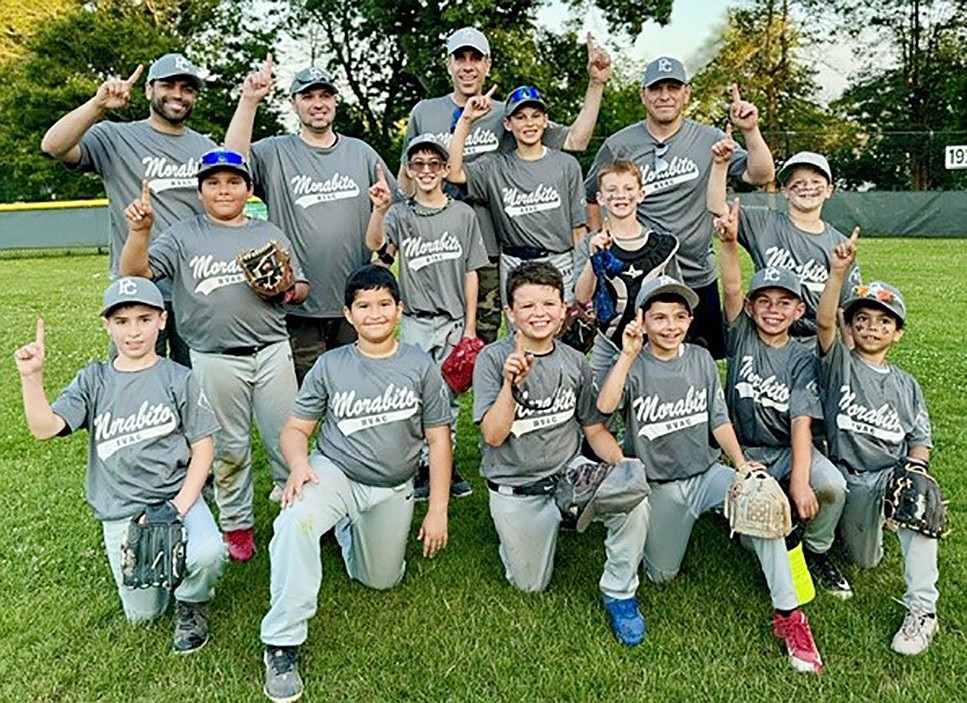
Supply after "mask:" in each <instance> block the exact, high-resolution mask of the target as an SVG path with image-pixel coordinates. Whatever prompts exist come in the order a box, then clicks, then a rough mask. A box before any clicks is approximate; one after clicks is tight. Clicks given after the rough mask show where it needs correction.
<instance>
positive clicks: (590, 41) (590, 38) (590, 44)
mask: <svg viewBox="0 0 967 703" xmlns="http://www.w3.org/2000/svg"><path fill="white" fill-rule="evenodd" d="M587 42H588V53H589V54H590V53H591V52H592V51H594V35H593V34H591V32H588V38H587Z"/></svg>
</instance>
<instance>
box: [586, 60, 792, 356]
mask: <svg viewBox="0 0 967 703" xmlns="http://www.w3.org/2000/svg"><path fill="white" fill-rule="evenodd" d="M640 95H641V102H642V104H643V105H644V106H645V110H646V112H647V114H646V116H645V119H644V120H643V121H641V122H636V123H635V124H633V125H630V126H628V127H625V128H624V129H622V130H621V131H619V132H617V133H615V134H613V135H611V136H610V137H608V138H607V139H606V140H605V142H604V144H603V145H602V147H601V149H600V151H598V155H597V156H596V157H595V159H594V164H593V165H592V166H591V170H590V171H589V172H588V176H587V179H586V181H585V185H586V187H587V196H588V226H589V227H590V229H591V230H592V231H594V230H596V229H599V228H600V224H601V212H600V208H599V206H598V205H597V200H596V195H597V190H598V186H597V178H598V170H599V169H601V168H602V167H603V166H604V165H605V164H608V163H610V162H611V161H613V160H614V159H616V158H619V157H620V158H625V159H630V160H632V161H634V162H635V163H637V164H638V166H639V167H640V168H641V176H642V183H644V188H645V199H644V201H643V202H642V204H641V205H639V206H638V218H639V219H640V220H641V221H642V222H643V223H644V224H645V225H647V226H648V227H651V228H652V229H655V230H657V231H659V232H665V233H668V234H673V235H675V236H676V237H678V240H679V242H680V245H681V248H680V249H679V251H678V263H679V266H680V267H681V271H682V277H683V278H684V280H685V283H686V284H687V285H688V286H689V287H690V288H692V289H693V290H695V292H696V293H697V294H698V296H699V304H698V306H696V308H695V311H694V315H695V319H694V321H693V322H692V326H691V329H690V330H689V339H690V340H691V341H694V342H696V343H699V344H702V345H703V346H705V347H707V348H708V350H709V351H710V352H711V353H712V356H714V357H715V358H717V359H720V358H723V357H724V356H725V338H724V327H723V321H722V304H721V302H720V299H719V293H718V286H717V282H716V268H715V257H714V255H713V253H712V218H711V216H710V215H709V214H708V211H707V210H706V209H705V191H706V187H707V185H708V177H709V172H710V171H711V168H712V145H713V144H715V143H716V142H717V141H718V140H719V139H722V138H723V137H724V136H725V133H724V132H722V130H720V129H718V128H716V127H711V126H708V125H703V124H699V123H697V122H695V121H693V120H688V119H685V118H683V117H682V113H683V111H684V110H685V107H686V106H687V105H688V101H689V99H690V98H691V88H690V87H689V85H688V78H687V77H686V75H685V67H684V66H682V64H681V62H680V61H678V59H673V58H669V57H667V56H663V57H661V58H658V59H655V60H654V61H652V62H651V63H650V64H648V67H647V68H646V69H645V79H644V81H643V82H642V86H641V93H640ZM729 119H730V120H731V122H732V124H733V125H735V126H736V127H737V128H739V129H740V130H742V135H743V137H744V140H745V146H746V149H748V151H746V149H742V148H739V147H737V148H736V150H735V154H734V155H733V156H732V161H731V163H730V164H729V175H730V176H731V177H733V178H741V179H742V180H743V181H745V182H746V183H749V184H752V185H756V186H761V185H765V184H767V183H769V182H770V181H771V180H772V179H773V177H774V175H775V164H774V163H773V161H772V152H770V151H769V146H768V145H767V144H766V142H765V140H764V139H763V138H762V134H761V133H760V132H759V111H758V110H757V109H756V107H755V105H753V104H752V103H750V102H746V101H744V100H742V98H741V96H740V94H739V89H738V86H736V85H733V86H732V105H731V107H730V109H729Z"/></svg>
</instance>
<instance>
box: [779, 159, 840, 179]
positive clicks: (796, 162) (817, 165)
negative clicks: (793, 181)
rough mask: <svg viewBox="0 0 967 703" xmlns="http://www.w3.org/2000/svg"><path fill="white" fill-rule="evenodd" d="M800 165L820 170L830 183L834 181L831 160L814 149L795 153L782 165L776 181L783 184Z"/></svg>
mask: <svg viewBox="0 0 967 703" xmlns="http://www.w3.org/2000/svg"><path fill="white" fill-rule="evenodd" d="M798 166H809V167H810V168H814V169H816V170H817V171H819V172H820V173H821V174H823V175H824V176H826V180H827V181H829V182H830V183H832V182H833V170H832V169H831V168H830V167H829V161H827V160H826V157H825V156H823V155H822V154H817V153H816V152H814V151H800V152H799V153H798V154H793V155H792V156H790V157H789V158H788V159H786V163H784V164H783V165H782V168H780V169H779V173H777V174H776V181H777V182H778V183H779V184H780V185H782V184H783V183H785V182H786V179H787V178H789V175H790V174H791V173H792V172H793V169H795V168H796V167H798Z"/></svg>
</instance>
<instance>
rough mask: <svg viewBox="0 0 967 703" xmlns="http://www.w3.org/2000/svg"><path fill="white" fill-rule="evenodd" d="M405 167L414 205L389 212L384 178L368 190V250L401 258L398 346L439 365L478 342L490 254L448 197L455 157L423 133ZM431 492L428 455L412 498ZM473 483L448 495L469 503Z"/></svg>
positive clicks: (464, 208) (454, 484) (468, 217)
mask: <svg viewBox="0 0 967 703" xmlns="http://www.w3.org/2000/svg"><path fill="white" fill-rule="evenodd" d="M405 158H406V163H405V164H404V168H405V170H406V172H407V175H408V176H409V178H410V179H411V181H412V182H413V183H415V184H416V190H415V193H414V195H413V197H412V198H410V199H408V200H407V201H405V202H401V203H397V204H395V205H392V206H391V203H392V201H393V192H392V190H391V189H390V187H389V184H388V183H387V182H386V179H385V178H383V177H382V174H381V175H380V178H379V180H377V182H376V184H375V185H373V186H372V187H371V188H370V189H369V197H370V200H371V201H372V203H373V213H372V215H370V218H369V227H368V228H367V230H366V245H367V246H368V247H369V248H370V249H371V250H373V251H378V250H379V249H380V248H381V247H383V246H384V244H388V246H389V249H391V250H392V251H393V252H399V262H400V268H399V271H400V292H401V295H402V299H403V324H402V329H401V332H400V339H401V340H402V341H403V342H406V343H407V344H412V345H414V346H416V347H418V348H419V349H422V350H423V351H425V352H427V353H428V354H430V356H432V357H433V360H434V361H435V362H436V363H437V364H438V365H440V364H442V363H443V361H444V359H446V358H447V356H448V355H449V354H450V352H451V351H453V348H454V347H455V346H456V345H457V343H458V342H459V341H460V339H461V338H463V337H468V338H471V339H473V338H475V337H476V336H477V284H478V281H477V269H479V268H480V267H482V266H485V265H486V264H487V252H486V251H485V250H484V245H483V240H482V238H481V236H480V227H479V225H478V224H477V218H476V217H475V216H474V213H473V209H472V208H471V207H470V206H469V205H467V204H465V203H462V202H459V201H457V200H454V199H453V198H451V197H450V196H449V195H447V194H446V193H444V192H443V183H444V180H443V179H444V178H445V177H446V174H447V171H448V166H447V161H448V160H449V158H450V155H449V153H448V151H447V148H446V147H445V146H444V145H443V142H442V141H440V140H439V139H438V138H437V137H436V136H435V135H432V134H422V135H419V136H417V137H414V138H413V139H411V140H410V143H409V144H408V145H407V147H406V153H405ZM449 396H450V412H451V421H450V427H451V437H452V440H453V441H454V442H455V441H456V427H457V416H458V414H459V412H460V406H459V404H458V403H457V398H456V395H455V394H454V393H453V392H452V391H451V392H449ZM429 492H430V474H429V462H428V456H427V452H426V451H425V450H424V452H423V455H422V456H421V462H420V472H419V475H418V476H417V480H416V488H415V491H414V496H415V498H416V499H417V500H426V499H427V498H428V497H429V494H430V493H429ZM471 492H472V489H471V486H470V483H469V482H468V481H467V480H466V479H464V478H463V477H462V476H461V475H460V474H459V473H458V472H457V470H456V468H454V469H453V474H452V480H451V483H450V495H451V496H453V497H454V498H460V497H463V496H468V495H470V494H471Z"/></svg>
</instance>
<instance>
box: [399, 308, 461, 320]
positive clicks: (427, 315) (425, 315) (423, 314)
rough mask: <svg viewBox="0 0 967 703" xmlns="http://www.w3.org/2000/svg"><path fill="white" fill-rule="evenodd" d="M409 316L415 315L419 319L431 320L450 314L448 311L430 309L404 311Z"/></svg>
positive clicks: (447, 316)
mask: <svg viewBox="0 0 967 703" xmlns="http://www.w3.org/2000/svg"><path fill="white" fill-rule="evenodd" d="M403 314H404V315H406V316H407V317H415V318H416V319H418V320H429V319H431V318H434V317H446V318H449V317H450V314H449V313H446V312H430V311H429V310H410V311H408V312H404V313H403Z"/></svg>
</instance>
